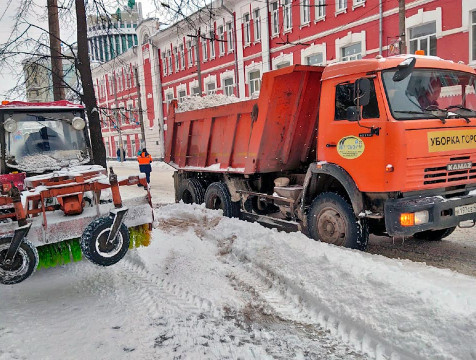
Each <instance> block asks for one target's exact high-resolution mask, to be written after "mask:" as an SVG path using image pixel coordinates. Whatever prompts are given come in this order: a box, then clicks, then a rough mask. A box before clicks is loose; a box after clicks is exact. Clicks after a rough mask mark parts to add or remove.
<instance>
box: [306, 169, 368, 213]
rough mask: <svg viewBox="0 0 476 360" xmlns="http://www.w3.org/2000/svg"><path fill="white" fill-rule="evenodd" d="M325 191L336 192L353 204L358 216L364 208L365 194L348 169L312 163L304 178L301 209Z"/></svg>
mask: <svg viewBox="0 0 476 360" xmlns="http://www.w3.org/2000/svg"><path fill="white" fill-rule="evenodd" d="M323 192H335V193H337V194H339V195H341V196H342V197H344V198H345V199H346V200H347V201H349V203H350V204H351V206H352V209H353V211H354V213H355V215H356V216H358V215H359V214H360V213H361V212H362V211H363V210H364V196H363V194H362V192H361V191H360V190H359V189H358V187H357V185H356V184H355V182H354V180H353V179H352V177H351V176H350V175H349V173H348V172H347V171H345V170H344V169H343V168H342V167H340V166H339V165H336V164H331V163H312V164H310V165H309V168H308V170H307V173H306V177H305V179H304V189H303V195H302V202H301V209H302V210H304V208H305V207H306V206H308V205H310V204H311V203H312V201H313V199H315V198H316V196H318V195H319V194H321V193H323Z"/></svg>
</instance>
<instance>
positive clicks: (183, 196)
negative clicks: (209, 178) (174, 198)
mask: <svg viewBox="0 0 476 360" xmlns="http://www.w3.org/2000/svg"><path fill="white" fill-rule="evenodd" d="M179 196H180V197H179V200H182V201H183V202H184V203H185V204H202V203H203V202H204V196H205V188H204V187H203V185H202V183H201V182H200V181H199V180H198V179H193V178H192V179H185V180H183V181H182V183H181V184H180V188H179Z"/></svg>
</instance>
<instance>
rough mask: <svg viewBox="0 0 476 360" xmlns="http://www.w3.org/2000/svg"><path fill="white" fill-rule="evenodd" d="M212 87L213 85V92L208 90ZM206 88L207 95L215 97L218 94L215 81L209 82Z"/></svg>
mask: <svg viewBox="0 0 476 360" xmlns="http://www.w3.org/2000/svg"><path fill="white" fill-rule="evenodd" d="M210 85H213V89H212V90H210V89H209V88H208V87H209V86H210ZM205 86H206V92H207V95H215V94H216V93H217V84H216V83H215V82H213V81H210V82H207V83H206V84H205Z"/></svg>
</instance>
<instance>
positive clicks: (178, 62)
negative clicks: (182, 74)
mask: <svg viewBox="0 0 476 360" xmlns="http://www.w3.org/2000/svg"><path fill="white" fill-rule="evenodd" d="M174 60H175V61H174V63H175V72H178V71H179V70H180V66H179V65H180V61H179V57H178V47H177V46H174Z"/></svg>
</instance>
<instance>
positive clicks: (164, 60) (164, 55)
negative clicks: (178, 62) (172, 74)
mask: <svg viewBox="0 0 476 360" xmlns="http://www.w3.org/2000/svg"><path fill="white" fill-rule="evenodd" d="M162 71H163V73H164V76H167V74H168V73H167V56H166V53H165V51H163V52H162Z"/></svg>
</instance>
